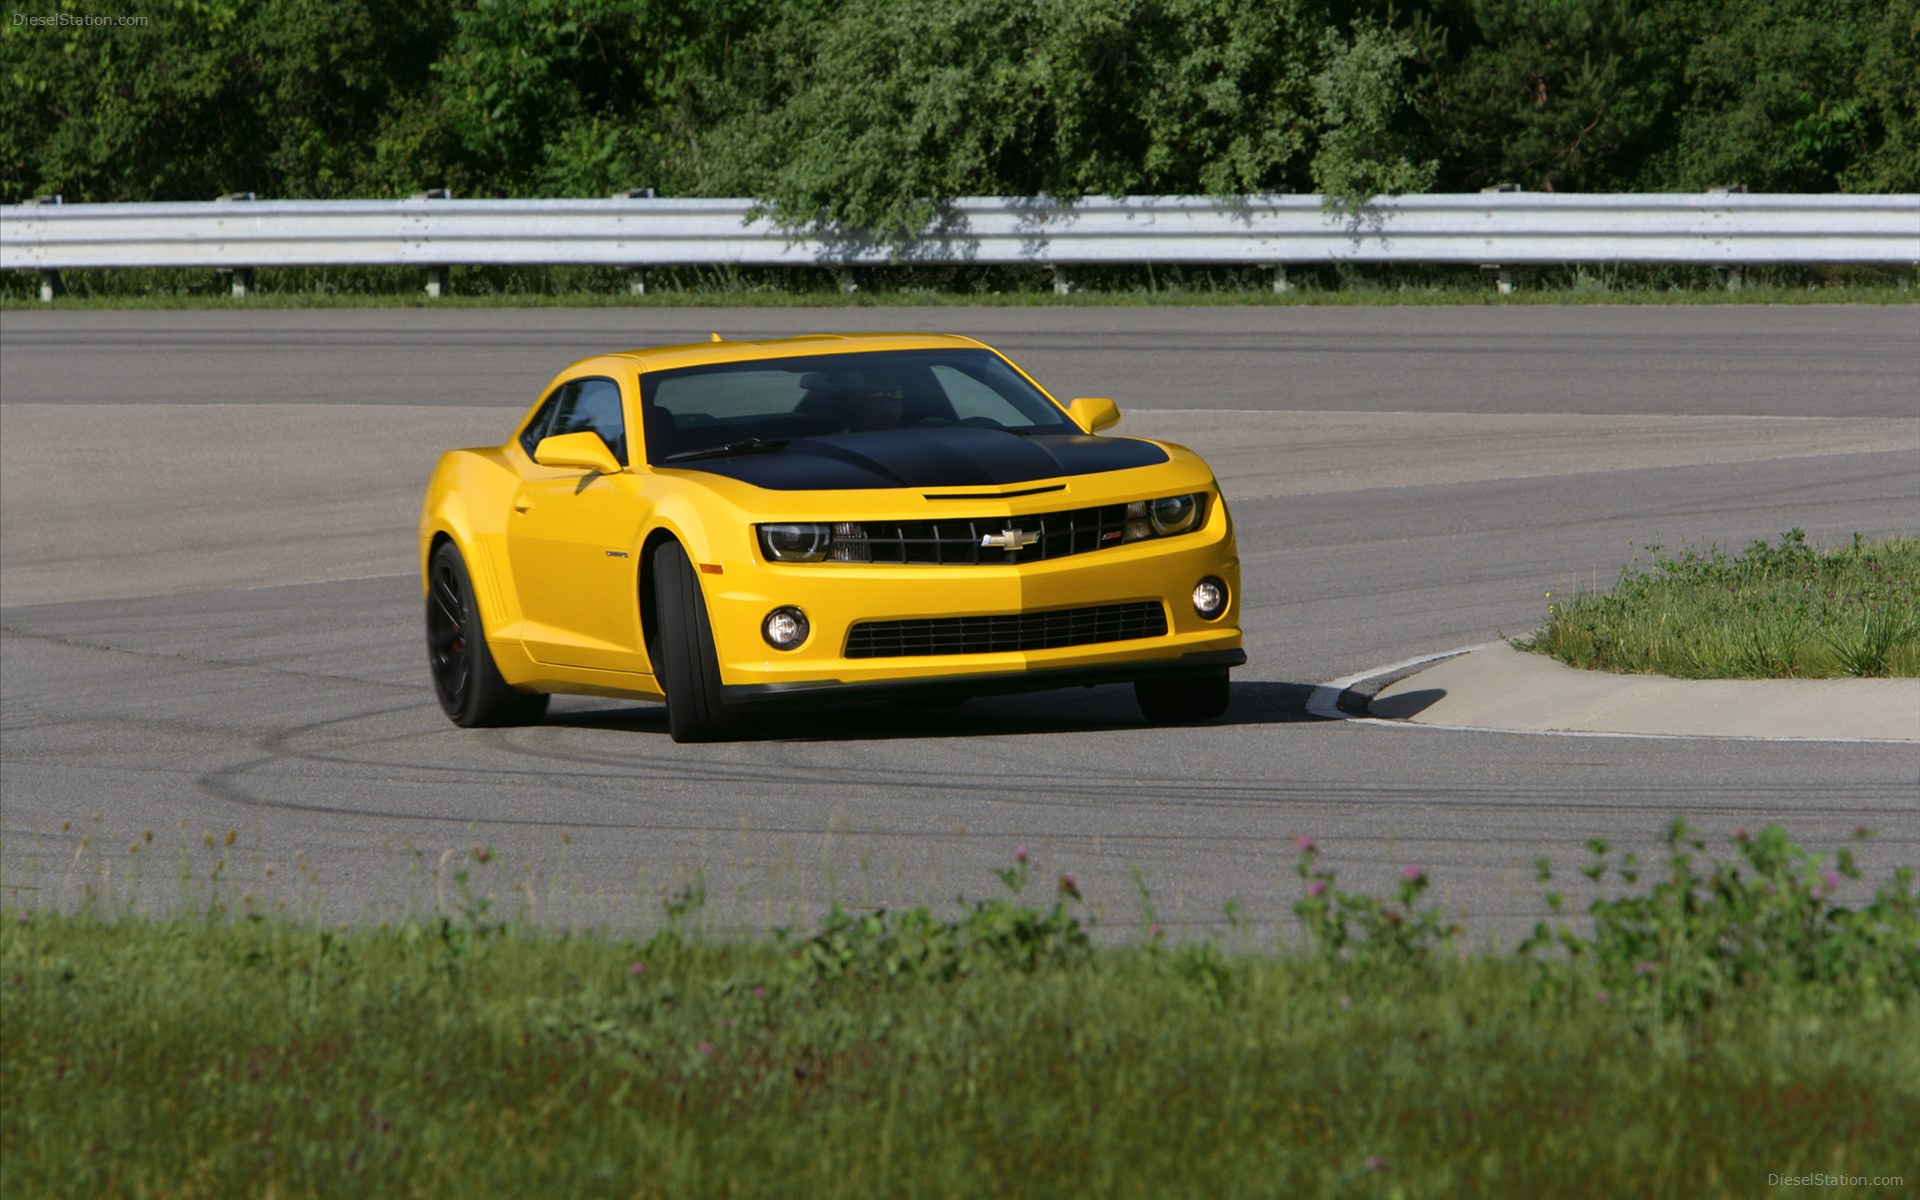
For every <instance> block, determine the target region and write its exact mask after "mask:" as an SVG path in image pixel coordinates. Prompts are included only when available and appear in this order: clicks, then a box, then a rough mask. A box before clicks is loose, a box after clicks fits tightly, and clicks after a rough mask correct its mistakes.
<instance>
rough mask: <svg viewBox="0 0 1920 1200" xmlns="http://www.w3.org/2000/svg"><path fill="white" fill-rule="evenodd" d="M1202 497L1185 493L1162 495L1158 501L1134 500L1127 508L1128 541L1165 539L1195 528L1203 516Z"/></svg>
mask: <svg viewBox="0 0 1920 1200" xmlns="http://www.w3.org/2000/svg"><path fill="white" fill-rule="evenodd" d="M1206 500H1207V497H1206V494H1205V493H1204V492H1189V493H1187V494H1186V495H1184V496H1162V497H1161V498H1160V499H1158V500H1135V501H1134V502H1132V503H1131V504H1129V505H1127V534H1126V539H1125V540H1127V541H1129V542H1138V541H1142V540H1144V539H1146V538H1151V537H1168V536H1171V535H1173V534H1176V533H1188V532H1191V531H1192V530H1194V529H1197V528H1199V526H1200V519H1201V518H1202V517H1203V516H1204V515H1205V514H1206V511H1207V504H1206Z"/></svg>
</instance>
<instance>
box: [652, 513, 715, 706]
mask: <svg viewBox="0 0 1920 1200" xmlns="http://www.w3.org/2000/svg"><path fill="white" fill-rule="evenodd" d="M653 597H654V611H655V613H657V614H658V616H659V619H660V639H659V643H658V645H659V654H658V656H657V658H656V661H655V664H654V666H655V669H656V670H657V671H659V673H660V677H661V678H660V683H661V686H662V687H663V688H664V689H665V690H666V693H667V732H668V733H669V734H671V735H672V736H673V740H674V741H676V742H714V741H720V740H723V739H725V738H726V737H728V736H730V735H731V733H732V732H733V728H734V724H735V721H734V718H733V714H731V713H730V712H728V711H727V706H726V705H725V704H724V703H722V702H721V699H720V696H721V693H720V658H719V654H718V652H717V650H716V648H715V646H714V642H713V623H712V622H711V621H709V620H708V619H707V598H706V596H705V595H704V594H702V593H701V591H700V579H699V576H697V575H695V574H694V570H693V563H692V562H691V561H690V560H689V559H688V558H687V552H686V551H685V550H683V549H681V547H680V543H678V542H668V543H666V544H665V545H662V546H661V547H660V548H659V549H658V550H656V551H655V552H654V555H653Z"/></svg>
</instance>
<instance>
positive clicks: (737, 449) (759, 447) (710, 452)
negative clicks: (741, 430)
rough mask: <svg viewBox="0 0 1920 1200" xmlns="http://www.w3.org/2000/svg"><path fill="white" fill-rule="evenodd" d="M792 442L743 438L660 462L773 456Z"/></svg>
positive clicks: (689, 451) (785, 439) (683, 453)
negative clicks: (742, 456)
mask: <svg viewBox="0 0 1920 1200" xmlns="http://www.w3.org/2000/svg"><path fill="white" fill-rule="evenodd" d="M792 440H793V439H791V438H758V437H750V438H741V439H740V440H739V441H737V442H726V443H723V444H721V445H718V446H705V447H702V448H701V449H699V450H682V451H680V453H678V454H669V455H667V456H666V457H665V458H663V459H661V460H660V461H661V462H687V461H689V460H691V459H696V458H721V457H723V456H725V455H728V454H771V453H772V452H773V451H775V450H778V449H780V447H782V446H784V445H786V444H787V443H788V442H789V441H792Z"/></svg>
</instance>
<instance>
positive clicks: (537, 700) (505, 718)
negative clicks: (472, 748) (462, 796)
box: [426, 542, 547, 729]
mask: <svg viewBox="0 0 1920 1200" xmlns="http://www.w3.org/2000/svg"><path fill="white" fill-rule="evenodd" d="M426 615H427V669H428V670H429V672H431V673H432V675H433V691H434V695H436V696H438V697H439V698H440V707H441V708H442V709H443V710H445V712H446V714H447V718H448V719H449V720H451V721H452V722H453V723H454V724H455V725H459V726H462V727H463V728H467V729H477V728H484V727H489V726H500V725H531V724H533V723H535V722H537V721H538V720H540V718H541V717H543V716H545V715H546V712H547V697H546V695H545V694H543V693H540V692H522V691H518V690H516V689H515V688H514V687H513V685H512V684H510V683H508V682H507V681H506V680H505V679H502V678H501V677H500V668H499V667H497V666H495V665H494V662H493V651H492V650H490V649H488V647H487V631H486V628H485V626H483V625H482V624H481V623H480V602H479V600H478V599H477V598H475V596H474V594H473V577H472V576H471V575H469V574H468V573H467V564H466V560H465V559H463V558H461V557H460V550H459V548H458V547H456V546H455V545H454V544H453V543H452V542H442V543H441V544H440V547H439V549H437V550H435V551H434V552H433V557H432V558H431V559H429V560H427V614H426Z"/></svg>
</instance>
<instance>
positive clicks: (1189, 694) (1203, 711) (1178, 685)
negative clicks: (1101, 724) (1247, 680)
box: [1133, 671, 1230, 725]
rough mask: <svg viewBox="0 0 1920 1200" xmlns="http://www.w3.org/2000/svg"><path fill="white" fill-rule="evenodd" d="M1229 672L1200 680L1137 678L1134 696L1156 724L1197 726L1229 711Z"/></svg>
mask: <svg viewBox="0 0 1920 1200" xmlns="http://www.w3.org/2000/svg"><path fill="white" fill-rule="evenodd" d="M1229 695H1230V691H1229V686H1228V683H1227V673H1226V672H1225V671H1222V672H1220V673H1219V674H1217V675H1203V676H1201V677H1199V678H1197V679H1136V680H1134V681H1133V698H1134V699H1135V700H1137V701H1139V702H1140V711H1141V712H1142V713H1143V714H1145V715H1146V718H1147V720H1149V721H1152V722H1153V723H1154V724H1156V725H1193V724H1197V723H1198V722H1201V721H1211V720H1213V719H1214V718H1215V717H1217V716H1219V715H1220V714H1221V713H1224V712H1226V711H1227V700H1228V697H1229Z"/></svg>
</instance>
